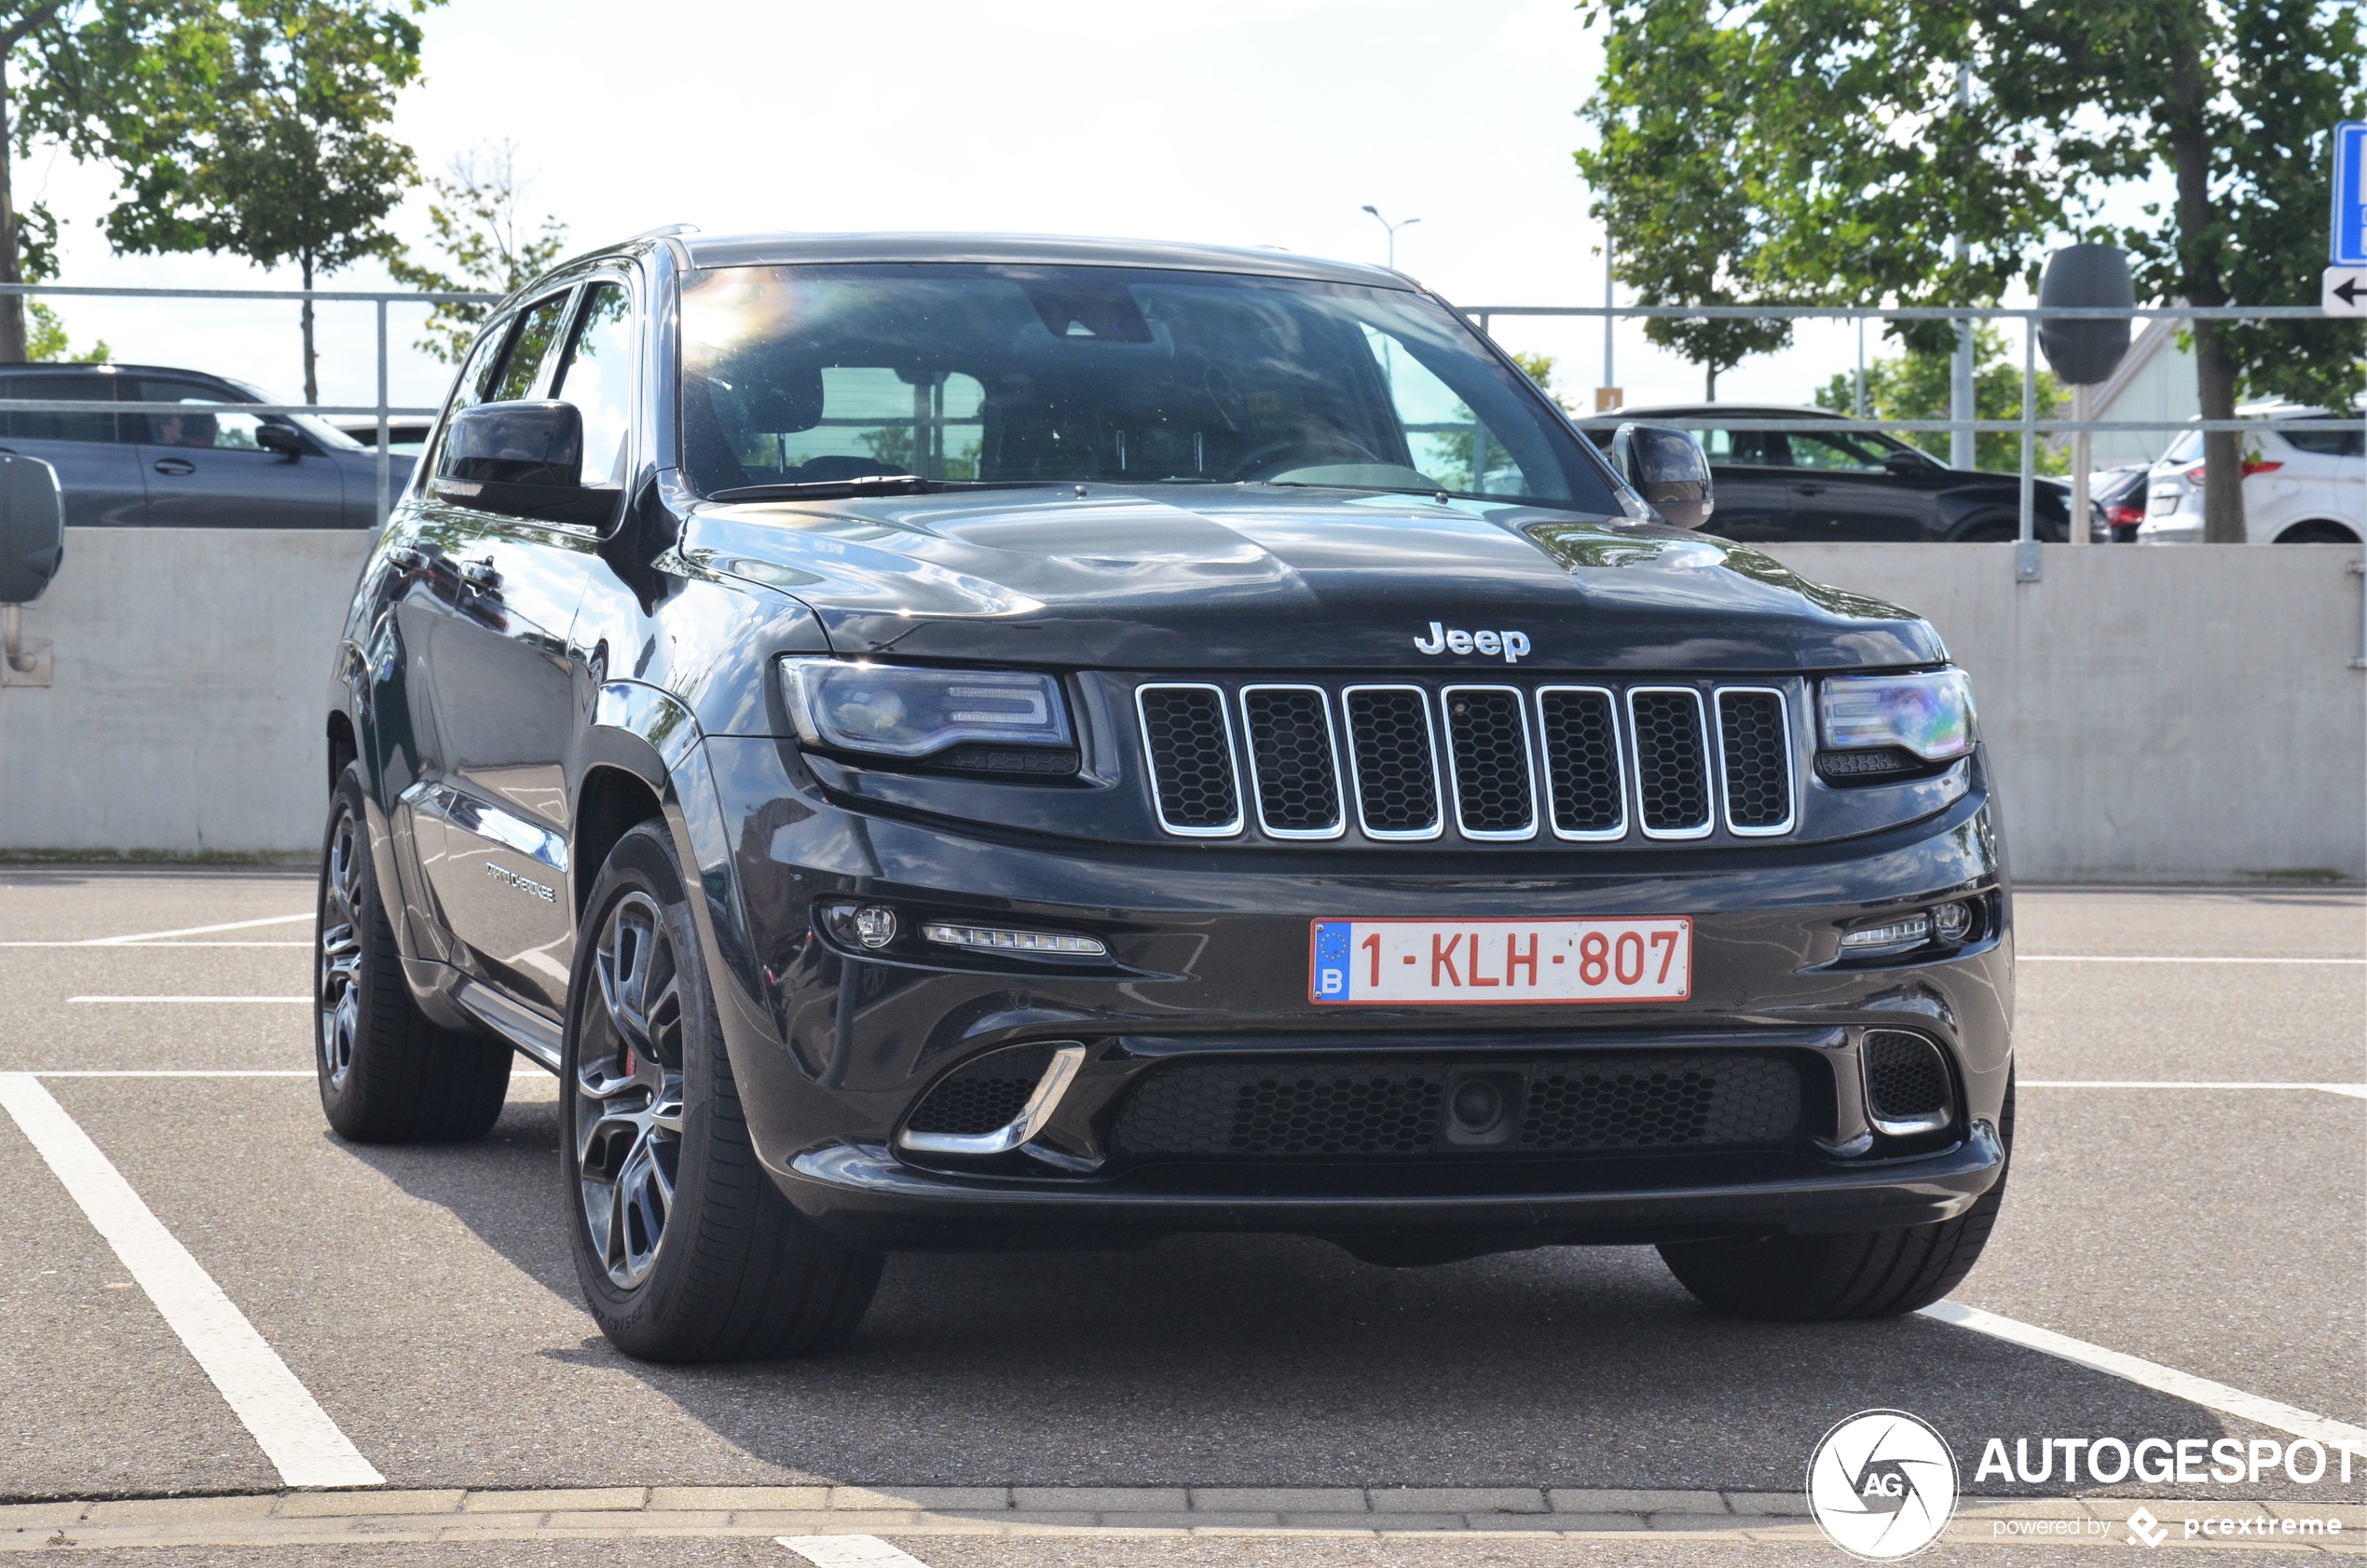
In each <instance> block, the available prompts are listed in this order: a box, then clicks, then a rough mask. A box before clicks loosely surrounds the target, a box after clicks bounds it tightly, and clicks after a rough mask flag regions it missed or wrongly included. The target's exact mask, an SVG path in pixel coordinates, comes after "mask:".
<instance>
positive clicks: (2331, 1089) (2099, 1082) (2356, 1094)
mask: <svg viewBox="0 0 2367 1568" xmlns="http://www.w3.org/2000/svg"><path fill="white" fill-rule="evenodd" d="M2019 1086H2020V1087H2022V1088H2025V1089H2318V1090H2321V1091H2323V1092H2324V1093H2326V1094H2330V1095H2347V1096H2349V1097H2350V1098H2352V1099H2367V1084H2267V1083H2252V1082H2240V1081H2237V1080H2232V1079H2231V1080H2225V1081H2221V1080H2215V1079H2193V1080H2181V1079H2170V1078H2029V1079H2024V1080H2023V1081H2022V1083H2021V1084H2020V1085H2019Z"/></svg>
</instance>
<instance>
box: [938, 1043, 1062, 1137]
mask: <svg viewBox="0 0 2367 1568" xmlns="http://www.w3.org/2000/svg"><path fill="white" fill-rule="evenodd" d="M1052 1051H1053V1047H1051V1046H1049V1045H1015V1046H1013V1047H1012V1048H1011V1049H1009V1050H1007V1051H994V1052H991V1053H989V1054H988V1055H986V1056H983V1057H978V1059H977V1060H976V1061H972V1062H965V1064H963V1065H962V1066H960V1067H957V1068H955V1069H954V1070H952V1071H951V1072H950V1073H948V1074H947V1075H946V1076H945V1077H944V1078H943V1079H941V1080H939V1081H938V1083H937V1087H936V1088H934V1089H931V1090H930V1091H929V1092H928V1094H927V1095H926V1096H925V1097H924V1098H923V1099H922V1100H921V1103H920V1104H919V1106H917V1107H915V1108H914V1110H913V1111H912V1119H911V1120H910V1122H908V1123H906V1124H905V1130H906V1131H908V1132H916V1133H955V1134H961V1135H965V1136H974V1135H976V1134H978V1133H991V1132H993V1131H996V1130H997V1129H998V1128H1002V1127H1007V1126H1009V1125H1011V1124H1012V1123H1013V1122H1016V1121H1018V1120H1019V1111H1021V1110H1023V1109H1024V1108H1025V1107H1026V1105H1027V1102H1028V1097H1030V1096H1031V1095H1033V1094H1034V1093H1035V1085H1036V1084H1039V1083H1041V1082H1043V1079H1044V1070H1045V1069H1046V1068H1047V1067H1049V1066H1051V1065H1052Z"/></svg>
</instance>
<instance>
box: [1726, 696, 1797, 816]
mask: <svg viewBox="0 0 2367 1568" xmlns="http://www.w3.org/2000/svg"><path fill="white" fill-rule="evenodd" d="M1717 740H1718V757H1719V760H1720V761H1721V762H1722V763H1723V764H1724V766H1725V779H1724V781H1723V782H1724V784H1725V785H1726V825H1728V826H1729V827H1731V828H1734V829H1736V830H1737V831H1740V832H1744V833H1749V832H1753V831H1757V832H1761V833H1768V832H1774V831H1777V830H1780V829H1781V828H1783V827H1784V826H1785V825H1786V824H1788V823H1789V822H1790V821H1791V820H1792V746H1791V736H1790V734H1789V733H1788V732H1787V730H1786V726H1785V723H1784V699H1783V698H1782V697H1780V696H1778V695H1776V694H1775V693H1774V692H1772V691H1721V692H1719V693H1718V694H1717Z"/></svg>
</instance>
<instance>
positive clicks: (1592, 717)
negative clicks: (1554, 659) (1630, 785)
mask: <svg viewBox="0 0 2367 1568" xmlns="http://www.w3.org/2000/svg"><path fill="white" fill-rule="evenodd" d="M1537 707H1538V713H1539V717H1540V718H1541V719H1542V720H1543V723H1544V729H1545V778H1546V787H1547V789H1548V790H1549V791H1550V792H1551V794H1552V797H1553V827H1554V830H1555V831H1556V832H1560V833H1615V832H1617V831H1618V830H1619V829H1620V827H1621V825H1624V824H1625V822H1626V820H1627V810H1626V807H1625V805H1624V804H1623V801H1624V798H1625V797H1624V796H1623V794H1622V793H1621V789H1620V782H1619V721H1618V718H1617V716H1615V714H1614V712H1613V710H1612V707H1611V694H1610V693H1609V692H1608V691H1543V692H1539V694H1538V699H1537Z"/></svg>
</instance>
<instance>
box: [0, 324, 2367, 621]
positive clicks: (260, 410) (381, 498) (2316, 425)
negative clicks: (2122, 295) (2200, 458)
mask: <svg viewBox="0 0 2367 1568" xmlns="http://www.w3.org/2000/svg"><path fill="white" fill-rule="evenodd" d="M0 294H24V295H34V294H38V295H47V296H62V297H69V298H71V297H104V298H118V299H188V300H270V301H279V302H282V303H287V304H301V303H304V302H306V301H310V302H312V303H314V304H321V305H335V304H360V305H368V306H369V307H371V308H372V311H373V313H374V315H375V317H376V330H377V341H376V359H377V380H376V386H377V398H376V402H371V403H363V404H348V403H337V404H316V403H284V404H283V403H271V404H261V403H239V404H224V405H219V406H222V407H225V408H230V407H235V408H237V409H238V410H239V411H240V412H244V413H250V414H308V415H329V416H363V415H368V416H375V417H376V423H377V457H378V462H377V480H378V484H377V489H378V505H377V517H378V521H379V523H380V524H381V525H383V524H384V523H385V521H386V517H387V512H388V510H389V506H390V500H391V485H390V480H391V463H390V455H389V451H388V431H387V424H388V420H389V419H390V417H392V416H398V415H400V416H419V415H431V414H434V413H436V412H438V411H437V410H436V409H434V408H415V407H398V406H395V405H393V404H391V403H390V402H389V401H388V371H389V364H390V348H389V344H388V340H387V332H388V320H387V313H388V309H389V307H391V306H396V305H412V306H428V307H432V306H437V305H447V304H491V303H493V302H494V301H496V300H498V299H499V297H500V296H499V295H497V294H490V293H412V292H407V291H394V290H383V291H382V290H368V289H312V290H303V289H155V288H112V287H93V286H89V285H78V284H66V283H0ZM1461 308H1462V310H1463V313H1464V315H1465V316H1467V317H1469V318H1470V319H1471V320H1472V321H1473V322H1474V323H1475V324H1476V325H1477V326H1478V327H1479V329H1480V330H1481V331H1482V332H1483V333H1486V332H1489V331H1490V330H1491V329H1492V327H1493V324H1494V322H1495V321H1496V320H1497V319H1498V318H1524V317H1529V318H1535V317H1562V318H1575V319H1580V320H1585V319H1602V318H1607V317H1608V318H1610V319H1612V320H1650V319H1652V318H1656V317H1657V318H1671V319H1680V320H1681V319H1690V320H1861V321H1863V320H1879V321H2012V322H2019V323H2020V324H2021V327H2022V411H2021V416H2020V417H2019V418H2017V419H1978V418H1950V419H1863V420H1859V421H1856V422H1857V423H1859V424H1861V425H1862V426H1864V427H1866V428H1870V429H1882V430H1892V431H1898V432H1906V433H1920V432H1940V431H1946V432H1950V433H1953V434H1961V435H1963V436H1965V437H1968V438H1969V437H1971V436H1973V435H1977V434H1982V433H1990V432H1999V431H2003V432H2009V433H2013V434H2017V435H2018V436H2019V437H2020V438H2021V439H2020V448H2021V462H2020V470H2021V498H2020V510H2021V520H2020V535H2021V539H2022V540H2023V542H2024V544H2025V546H2028V545H2029V544H2030V543H2031V541H2032V538H2033V525H2034V485H2035V478H2036V452H2037V443H2038V441H2039V439H2040V438H2042V437H2045V436H2055V435H2076V434H2079V433H2082V432H2087V433H2091V434H2101V433H2107V432H2112V433H2123V432H2127V433H2137V432H2164V431H2172V430H2192V429H2201V430H2206V431H2215V430H2236V431H2244V430H2252V429H2260V428H2261V424H2262V422H2261V421H2259V420H2253V419H2218V420H2212V419H2182V420H2130V419H2075V418H2060V417H2055V416H2047V417H2044V418H2042V417H2040V416H2039V415H2038V412H2037V407H2036V401H2035V399H2036V389H2037V369H2038V325H2039V323H2040V322H2041V321H2046V320H2178V321H2197V320H2223V321H2271V320H2323V319H2324V318H2325V316H2326V312H2325V311H2324V310H2323V309H2321V308H2320V307H2318V306H2314V305H2245V306H2233V305H2231V306H2217V307H2204V306H2141V307H2136V308H2134V309H2088V308H2060V307H2037V306H1979V307H1974V306H1823V305H1567V306H1563V305H1478V306H1465V307H1461ZM114 406H115V409H116V412H118V413H162V412H169V411H182V412H186V411H188V410H190V409H192V408H196V409H207V408H210V407H212V406H215V405H207V404H196V403H180V404H166V403H133V402H119V403H116V405H114ZM88 407H89V404H87V403H67V402H50V401H45V400H33V399H0V412H10V411H24V412H28V413H31V412H60V411H65V412H72V411H75V410H81V409H87V408H88ZM1720 424H1721V426H1723V427H1725V428H1729V429H1734V430H1738V431H1743V430H1748V431H1758V430H1771V431H1788V430H1815V429H1829V428H1830V426H1829V422H1827V421H1811V420H1804V419H1728V420H1721V421H1720ZM2360 425H2361V421H2360V420H2359V419H2331V418H2330V419H2305V420H2279V421H2278V427H2279V428H2280V429H2354V428H2360ZM2072 531H2073V535H2074V537H2082V536H2083V530H2082V529H2080V528H2079V527H2077V526H2074V527H2073V530H2072ZM2024 553H2025V555H2029V556H2030V557H2031V561H2032V566H2031V568H2030V569H2031V570H2032V575H2033V576H2034V575H2035V556H2034V554H2032V552H2029V551H2028V550H2025V552H2024Z"/></svg>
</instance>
